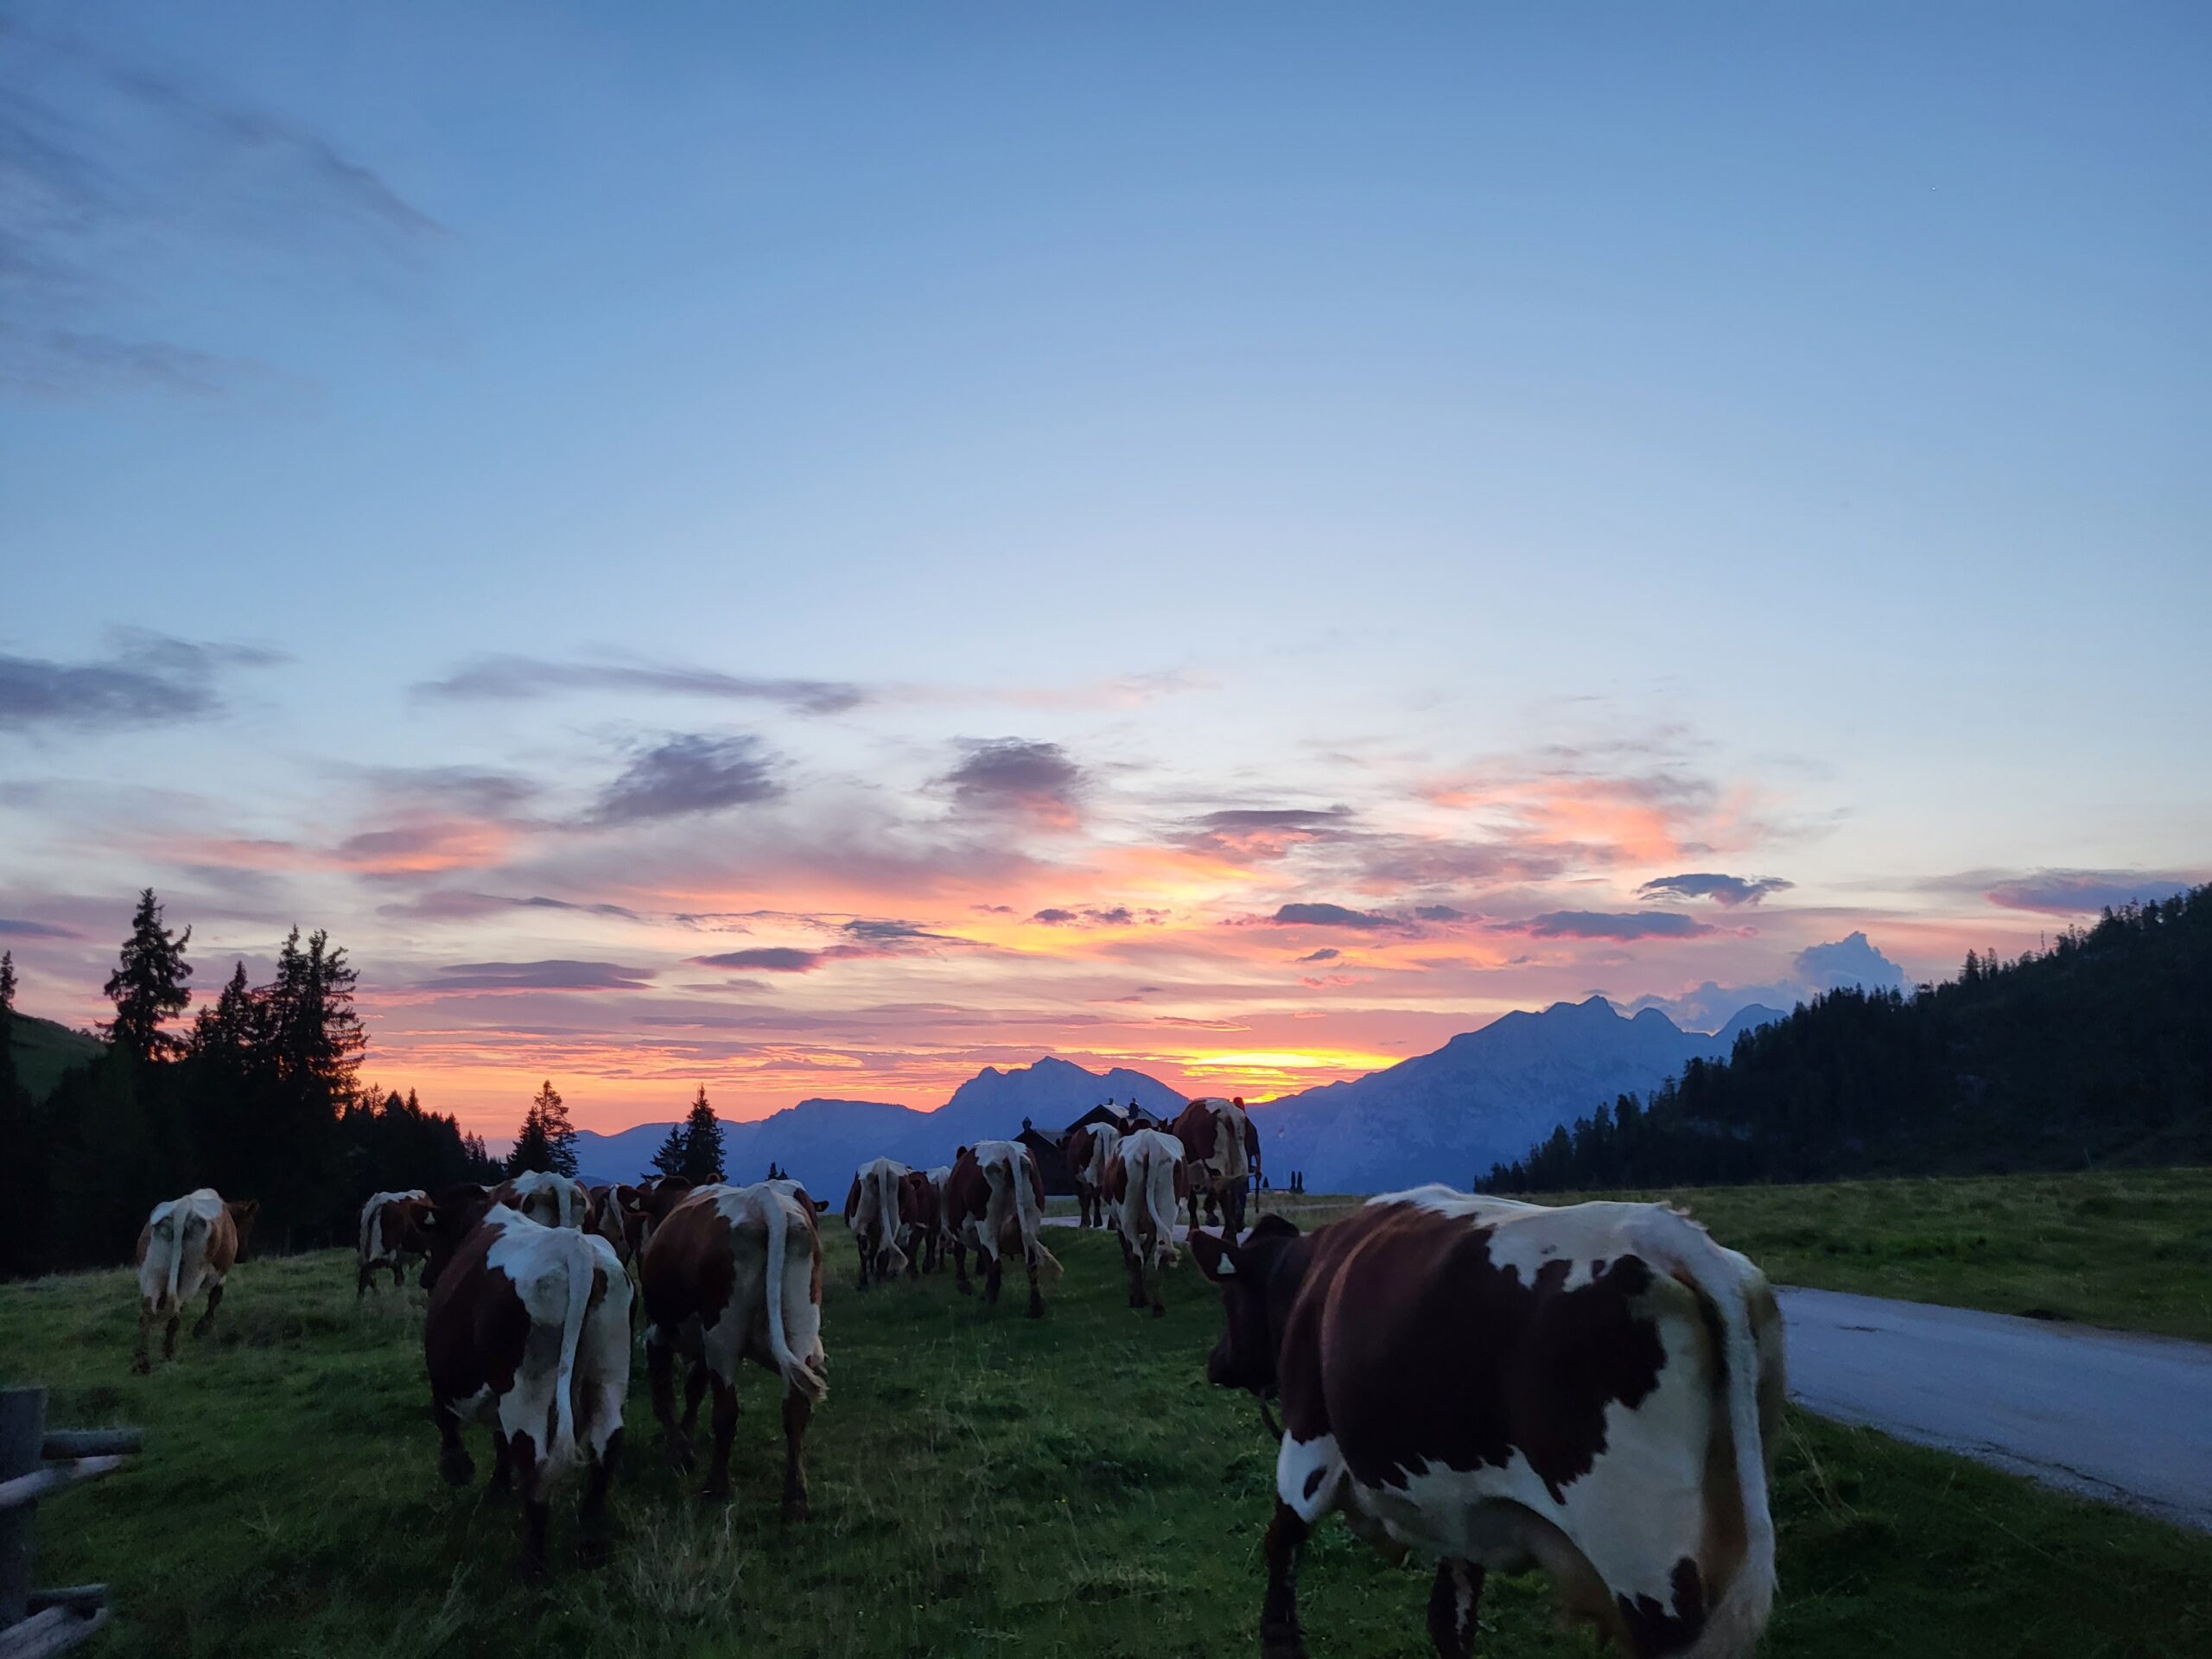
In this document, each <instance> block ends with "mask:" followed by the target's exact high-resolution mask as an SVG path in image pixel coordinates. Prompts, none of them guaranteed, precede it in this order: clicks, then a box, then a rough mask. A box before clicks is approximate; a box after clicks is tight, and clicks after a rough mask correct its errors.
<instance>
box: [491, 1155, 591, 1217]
mask: <svg viewBox="0 0 2212 1659" xmlns="http://www.w3.org/2000/svg"><path fill="white" fill-rule="evenodd" d="M492 1202H493V1203H494V1204H504V1205H506V1206H507V1208H508V1209H510V1210H514V1211H519V1212H520V1213H521V1214H523V1215H525V1216H528V1217H530V1218H531V1220H532V1221H534V1222H536V1223H537V1224H538V1225H539V1226H541V1227H575V1228H577V1229H579V1230H581V1229H582V1226H583V1224H584V1218H585V1217H586V1216H587V1215H588V1214H589V1213H590V1211H591V1194H590V1193H589V1192H586V1191H585V1190H584V1184H583V1183H582V1181H578V1180H572V1179H569V1177H568V1176H566V1175H556V1174H555V1173H553V1172H552V1171H551V1170H550V1169H533V1170H525V1171H524V1173H521V1174H519V1175H510V1176H508V1177H507V1179H505V1180H504V1181H501V1182H500V1183H499V1185H497V1186H495V1187H493V1189H492Z"/></svg>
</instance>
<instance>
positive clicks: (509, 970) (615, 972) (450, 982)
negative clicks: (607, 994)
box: [416, 959, 653, 991]
mask: <svg viewBox="0 0 2212 1659" xmlns="http://www.w3.org/2000/svg"><path fill="white" fill-rule="evenodd" d="M652 975H653V970H652V969H650V968H626V967H623V966H622V965H621V964H620V963H612V962H568V961H562V960H557V959H556V960H549V961H544V962H461V963H454V965H453V966H452V967H450V968H442V969H439V970H438V971H437V972H436V973H435V974H433V975H431V976H429V978H427V979H424V980H422V981H420V982H418V984H417V986H416V988H417V989H420V990H425V991H642V990H646V989H649V988H651V984H652Z"/></svg>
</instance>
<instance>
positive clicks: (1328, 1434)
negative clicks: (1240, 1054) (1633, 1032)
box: [1191, 1187, 1784, 1659]
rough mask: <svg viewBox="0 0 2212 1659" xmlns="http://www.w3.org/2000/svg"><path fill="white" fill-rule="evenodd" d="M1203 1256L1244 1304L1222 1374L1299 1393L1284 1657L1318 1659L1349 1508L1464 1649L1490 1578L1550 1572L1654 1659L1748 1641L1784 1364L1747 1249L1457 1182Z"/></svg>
mask: <svg viewBox="0 0 2212 1659" xmlns="http://www.w3.org/2000/svg"><path fill="white" fill-rule="evenodd" d="M1191 1248H1192V1254H1193V1255H1196V1256H1197V1257H1198V1263H1199V1266H1200V1268H1201V1269H1202V1270H1203V1271H1204V1272H1205V1274H1206V1275H1207V1276H1208V1277H1209V1278H1211V1279H1213V1280H1214V1281H1216V1282H1217V1284H1219V1285H1220V1287H1221V1288H1222V1299H1223V1305H1224V1313H1225V1315H1226V1319H1225V1326H1226V1328H1225V1330H1224V1333H1223V1336H1222V1338H1221V1342H1220V1344H1219V1345H1218V1346H1217V1347H1216V1349H1215V1350H1214V1352H1213V1356H1212V1357H1211V1360H1210V1361H1209V1362H1208V1364H1207V1368H1206V1373H1207V1376H1208V1377H1209V1378H1210V1379H1211V1381H1213V1382H1214V1383H1217V1384H1220V1385H1222V1386H1224V1387H1229V1388H1239V1389H1249V1390H1250V1391H1251V1392H1252V1393H1254V1394H1255V1395H1259V1396H1261V1397H1262V1399H1265V1398H1266V1397H1267V1396H1268V1395H1273V1394H1280V1395H1281V1402H1282V1429H1283V1437H1282V1443H1281V1448H1280V1451H1279V1452H1278V1455H1277V1457H1276V1460H1275V1506H1274V1522H1273V1524H1272V1525H1271V1526H1270V1527H1269V1528H1268V1535H1267V1541H1266V1545H1265V1555H1266V1559H1267V1563H1268V1590H1267V1596H1266V1599H1265V1601H1264V1603H1263V1605H1262V1612H1261V1624H1260V1629H1261V1642H1262V1649H1263V1650H1264V1652H1265V1653H1266V1654H1267V1655H1268V1656H1270V1659H1297V1656H1302V1655H1303V1654H1304V1653H1305V1652H1306V1644H1305V1637H1304V1635H1303V1633H1302V1631H1301V1630H1300V1624H1299V1619H1298V1609H1297V1603H1296V1591H1295V1573H1296V1567H1297V1558H1298V1552H1299V1548H1300V1545H1301V1544H1302V1543H1303V1542H1304V1541H1305V1539H1306V1535H1307V1533H1308V1532H1309V1531H1310V1530H1311V1529H1312V1528H1313V1525H1314V1523H1315V1522H1318V1521H1319V1520H1320V1518H1321V1517H1322V1516H1325V1515H1326V1514H1327V1513H1328V1512H1329V1511H1330V1510H1343V1511H1344V1514H1345V1516H1346V1518H1347V1520H1348V1521H1349V1522H1351V1525H1352V1527H1353V1529H1354V1530H1355V1531H1356V1532H1357V1533H1359V1534H1360V1535H1362V1536H1363V1537H1366V1538H1369V1539H1370V1540H1371V1541H1375V1542H1376V1543H1377V1544H1379V1545H1381V1546H1382V1547H1383V1548H1386V1549H1389V1550H1394V1551H1396V1552H1398V1553H1403V1552H1404V1551H1405V1550H1408V1549H1413V1550H1416V1551H1420V1552H1423V1553H1425V1554H1433V1555H1435V1556H1437V1557H1438V1558H1439V1559H1440V1566H1439V1567H1438V1569H1437V1574H1436V1580H1435V1586H1434V1589H1433V1593H1432V1594H1431V1596H1430V1599H1429V1615H1428V1617H1429V1634H1430V1637H1431V1639H1432V1640H1433V1643H1434V1645H1435V1648H1436V1650H1437V1652H1438V1653H1440V1654H1442V1655H1445V1656H1447V1659H1464V1656H1466V1655H1467V1654H1469V1653H1470V1652H1471V1650H1472V1647H1473V1639H1474V1630H1475V1623H1476V1610H1477V1606H1478V1601H1479V1599H1480V1597H1481V1593H1482V1586H1483V1575H1484V1572H1485V1570H1486V1569H1489V1568H1491V1567H1497V1568H1500V1569H1502V1570H1507V1571H1518V1570H1520V1569H1522V1568H1523V1567H1528V1566H1529V1565H1532V1564H1533V1565H1536V1566H1541V1567H1544V1568H1545V1569H1546V1570H1547V1571H1548V1572H1549V1573H1551V1574H1552V1576H1553V1579H1554V1582H1555V1583H1556V1585H1557V1586H1558V1588H1559V1591H1560V1597H1561V1599H1562V1600H1563V1601H1564V1602H1565V1603H1566V1604H1567V1607H1568V1608H1569V1609H1570V1611H1573V1612H1576V1613H1578V1614H1580V1615H1582V1616H1584V1617H1586V1618H1590V1619H1592V1620H1593V1621H1594V1622H1595V1623H1596V1624H1598V1625H1599V1628H1600V1630H1602V1631H1603V1632H1604V1633H1605V1635H1607V1636H1609V1637H1611V1639H1612V1640H1613V1641H1614V1642H1615V1643H1618V1645H1619V1646H1620V1647H1621V1648H1622V1649H1624V1650H1625V1651H1626V1652H1628V1653H1630V1654H1631V1655H1633V1656H1636V1659H1745V1656H1748V1655H1749V1654H1750V1653H1751V1649H1752V1648H1753V1647H1754V1645H1755V1644H1756V1643H1757V1642H1758V1635H1759V1632H1760V1630H1762V1629H1763V1628H1764V1625H1765V1624H1766V1619H1767V1613H1768V1610H1769V1608H1770V1605H1771V1602H1772V1599H1773V1593H1774V1527H1773V1522H1772V1520H1771V1518H1770V1515H1769V1512H1768V1508H1767V1486H1766V1483H1767V1476H1768V1472H1769V1470H1770V1465H1771V1461H1772V1458H1773V1453H1774V1450H1775V1445H1776V1437H1777V1433H1779V1430H1780V1428H1781V1414H1782V1406H1783V1394H1784V1386H1783V1383H1784V1380H1783V1358H1782V1326H1781V1316H1780V1314H1779V1313H1778V1312H1777V1309H1776V1307H1775V1302H1774V1296H1773V1294H1772V1292H1771V1291H1770V1289H1769V1288H1768V1287H1767V1283H1766V1280H1765V1279H1764V1276H1763V1275H1762V1274H1760V1273H1759V1271H1758V1268H1755V1267H1753V1266H1752V1265H1751V1263H1750V1262H1747V1261H1745V1259H1744V1258H1743V1257H1742V1256H1740V1255H1737V1254H1736V1253H1735V1252H1733V1251H1732V1250H1725V1249H1721V1248H1720V1247H1719V1245H1717V1244H1715V1243H1713V1241H1712V1240H1711V1239H1710V1238H1709V1237H1707V1236H1706V1233H1705V1230H1703V1229H1702V1228H1700V1227H1699V1226H1698V1225H1697V1224H1695V1223H1694V1222H1692V1221H1689V1220H1688V1219H1687V1218H1686V1217H1682V1216H1681V1215H1680V1214H1678V1213H1676V1212H1675V1211H1671V1210H1669V1209H1667V1208H1665V1207H1663V1206H1662V1205H1630V1204H1588V1205H1573V1206H1570V1207H1567V1208H1564V1209H1557V1210H1553V1209H1546V1208H1542V1207H1541V1206H1538V1205H1524V1204H1515V1203H1513V1202H1511V1201H1510V1200H1507V1199H1500V1198H1470V1197H1468V1196H1466V1195H1465V1194H1464V1193H1456V1192H1450V1191H1448V1190H1446V1188H1443V1187H1423V1188H1421V1189H1419V1190H1417V1191H1414V1192H1399V1193H1393V1194H1389V1195H1388V1196H1386V1197H1383V1198H1375V1199H1371V1200H1370V1202H1369V1203H1368V1205H1366V1206H1365V1207H1364V1208H1363V1209H1362V1210H1360V1211H1357V1212H1356V1213H1355V1214H1353V1215H1352V1216H1351V1217H1348V1218H1347V1219H1345V1220H1344V1221H1340V1222H1338V1223H1335V1224H1332V1225H1330V1226H1326V1227H1323V1228H1321V1229H1319V1230H1317V1231H1316V1232H1314V1233H1313V1234H1312V1235H1311V1236H1300V1235H1299V1232H1298V1230H1297V1229H1296V1228H1295V1227H1294V1226H1293V1225H1292V1224H1290V1223H1289V1222H1287V1221H1286V1220H1284V1219H1283V1218H1282V1217H1280V1216H1273V1215H1270V1216H1264V1217H1262V1218H1261V1220H1260V1223H1259V1225H1258V1226H1257V1227H1255V1229H1254V1230H1253V1233H1252V1236H1250V1237H1249V1239H1246V1240H1245V1241H1244V1242H1243V1243H1228V1242H1225V1241H1224V1240H1220V1239H1217V1238H1213V1237H1211V1236H1208V1235H1205V1234H1193V1235H1192V1239H1191Z"/></svg>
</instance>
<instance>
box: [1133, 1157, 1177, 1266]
mask: <svg viewBox="0 0 2212 1659" xmlns="http://www.w3.org/2000/svg"><path fill="white" fill-rule="evenodd" d="M1136 1186H1137V1184H1136V1183H1135V1181H1134V1180H1133V1181H1131V1182H1130V1183H1129V1196H1130V1198H1132V1199H1134V1198H1135V1197H1136ZM1144 1201H1145V1207H1146V1208H1147V1209H1148V1210H1150V1211H1152V1225H1153V1234H1154V1243H1153V1250H1154V1256H1155V1259H1156V1260H1157V1261H1158V1262H1159V1263H1160V1266H1161V1267H1163V1268H1172V1267H1173V1266H1174V1265H1175V1262H1176V1260H1177V1257H1176V1255H1175V1209H1176V1205H1175V1161H1174V1160H1173V1159H1172V1158H1167V1157H1164V1156H1163V1155H1161V1154H1160V1149H1159V1148H1158V1147H1147V1148H1146V1150H1145V1159H1144ZM1129 1247H1130V1248H1131V1249H1135V1248H1136V1240H1135V1237H1134V1236H1133V1237H1131V1238H1130V1240H1129Z"/></svg>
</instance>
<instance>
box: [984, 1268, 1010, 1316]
mask: <svg viewBox="0 0 2212 1659" xmlns="http://www.w3.org/2000/svg"><path fill="white" fill-rule="evenodd" d="M1005 1277H1006V1263H1005V1262H1002V1261H1001V1260H1000V1259H999V1258H998V1257H997V1256H993V1257H992V1258H991V1270H990V1272H989V1273H988V1274H986V1275H985V1277H984V1280H983V1300H984V1301H985V1302H986V1303H987V1304H988V1305H989V1306H993V1307H995V1306H998V1300H999V1285H1000V1283H1001V1281H1003V1280H1004V1279H1005Z"/></svg>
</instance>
